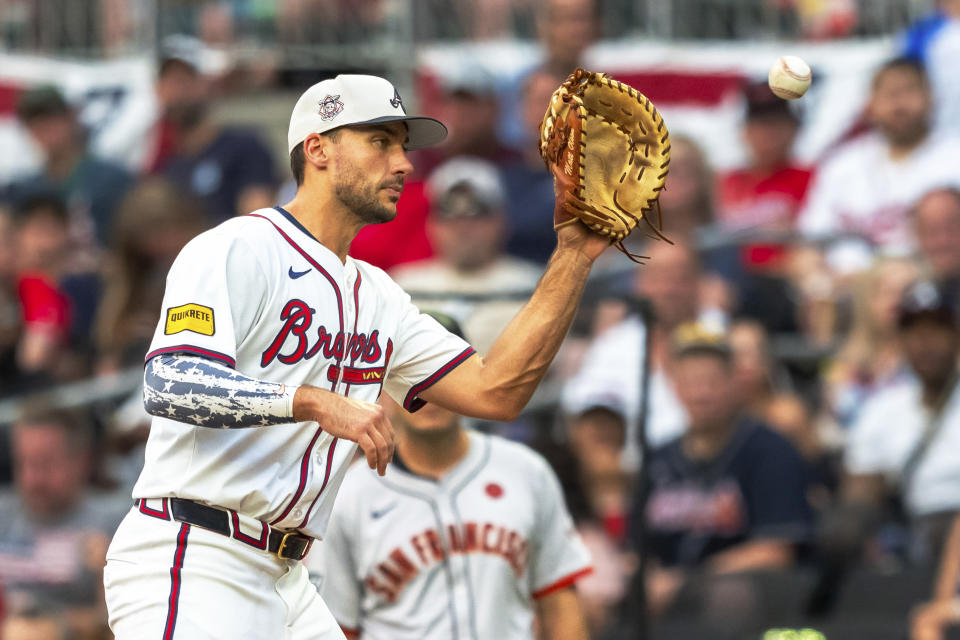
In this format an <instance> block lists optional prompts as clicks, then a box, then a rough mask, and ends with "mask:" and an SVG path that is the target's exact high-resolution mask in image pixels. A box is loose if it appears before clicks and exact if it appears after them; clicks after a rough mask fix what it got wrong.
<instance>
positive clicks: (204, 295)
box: [146, 223, 267, 367]
mask: <svg viewBox="0 0 960 640" xmlns="http://www.w3.org/2000/svg"><path fill="white" fill-rule="evenodd" d="M228 224H230V223H228ZM234 224H236V223H234ZM226 231H227V230H226V229H224V227H223V226H221V227H218V228H216V229H214V230H212V231H208V232H207V233H204V234H201V235H199V236H197V237H196V238H194V239H193V240H191V241H190V242H189V243H188V244H187V246H185V247H184V248H183V250H182V251H181V252H180V255H178V256H177V259H176V260H175V261H174V263H173V266H172V267H170V272H169V273H168V274H167V287H166V291H165V292H164V296H163V308H162V310H161V315H160V322H159V323H158V324H157V329H156V332H155V333H154V336H153V342H152V343H151V344H150V350H149V352H148V353H147V357H146V359H147V360H150V359H151V358H153V357H154V356H157V355H161V354H168V353H190V354H193V355H198V356H202V357H205V358H211V359H214V360H218V361H220V362H223V363H225V364H227V365H229V366H231V367H235V366H236V359H237V345H239V344H240V343H241V342H242V341H243V339H244V338H245V337H246V335H247V333H248V332H249V331H250V329H251V327H253V325H254V322H255V320H256V316H257V314H258V313H259V312H260V310H261V308H262V306H263V303H264V300H265V297H266V294H267V282H266V276H265V274H264V272H263V270H262V269H261V268H260V266H259V263H258V262H257V259H256V253H255V251H254V249H253V247H251V246H250V244H249V243H247V242H246V241H245V240H244V239H243V238H242V237H240V236H237V235H236V234H228V233H226Z"/></svg>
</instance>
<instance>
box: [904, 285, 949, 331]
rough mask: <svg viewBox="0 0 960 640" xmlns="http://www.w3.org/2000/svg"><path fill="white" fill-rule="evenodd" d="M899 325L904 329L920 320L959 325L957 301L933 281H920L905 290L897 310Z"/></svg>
mask: <svg viewBox="0 0 960 640" xmlns="http://www.w3.org/2000/svg"><path fill="white" fill-rule="evenodd" d="M897 311H898V314H897V324H898V325H899V327H900V328H901V329H902V328H904V327H908V326H910V325H911V324H913V322H914V321H916V320H918V319H920V318H929V319H932V320H937V321H939V322H942V323H943V324H946V325H949V326H953V327H956V326H957V325H958V320H960V318H958V315H960V314H958V310H957V301H956V300H955V299H954V298H953V296H951V295H950V294H949V293H948V292H947V291H946V290H945V289H944V288H943V287H940V286H939V285H937V283H935V282H933V281H931V280H919V281H917V282H914V283H913V284H911V285H910V286H909V287H907V288H906V290H904V292H903V295H902V296H901V298H900V304H899V307H898V309H897Z"/></svg>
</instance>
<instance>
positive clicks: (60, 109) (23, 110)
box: [17, 85, 71, 122]
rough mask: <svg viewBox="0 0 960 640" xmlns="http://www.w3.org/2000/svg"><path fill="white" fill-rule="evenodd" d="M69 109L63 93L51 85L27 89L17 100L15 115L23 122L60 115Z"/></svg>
mask: <svg viewBox="0 0 960 640" xmlns="http://www.w3.org/2000/svg"><path fill="white" fill-rule="evenodd" d="M70 110H71V109H70V104H69V103H68V102H67V99H66V98H64V97H63V93H61V92H60V90H59V89H57V88H56V87H54V86H52V85H45V86H40V87H34V88H32V89H28V90H27V91H25V92H24V93H23V94H21V95H20V99H19V100H17V117H18V118H19V119H20V120H21V121H23V122H28V121H30V120H33V119H34V118H41V117H44V116H62V115H65V114H67V113H70Z"/></svg>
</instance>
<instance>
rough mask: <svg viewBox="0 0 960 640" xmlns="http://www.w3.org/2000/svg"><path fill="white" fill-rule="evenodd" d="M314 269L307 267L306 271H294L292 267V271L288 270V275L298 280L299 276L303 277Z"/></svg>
mask: <svg viewBox="0 0 960 640" xmlns="http://www.w3.org/2000/svg"><path fill="white" fill-rule="evenodd" d="M311 271H313V269H307V270H306V271H294V270H293V267H290V271H287V275H288V276H290V279H291V280H296V279H297V278H302V277H303V276H305V275H307V274H308V273H310V272H311Z"/></svg>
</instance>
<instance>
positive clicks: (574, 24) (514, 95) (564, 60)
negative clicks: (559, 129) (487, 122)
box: [500, 0, 602, 149]
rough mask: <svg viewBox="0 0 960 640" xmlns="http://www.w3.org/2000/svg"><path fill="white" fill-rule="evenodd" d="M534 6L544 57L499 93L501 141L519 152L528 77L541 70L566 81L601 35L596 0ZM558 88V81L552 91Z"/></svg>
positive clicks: (552, 0) (524, 134) (525, 133)
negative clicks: (501, 110) (524, 96)
mask: <svg viewBox="0 0 960 640" xmlns="http://www.w3.org/2000/svg"><path fill="white" fill-rule="evenodd" d="M535 6H536V9H537V14H536V29H537V39H538V41H539V44H540V48H541V50H542V52H543V57H542V59H540V60H539V61H538V63H537V64H534V65H531V66H528V67H525V68H524V69H523V70H522V71H521V72H520V73H519V74H518V75H517V76H516V77H515V78H513V80H512V82H509V83H508V84H507V86H506V87H504V89H503V92H502V94H501V102H502V105H503V117H502V118H501V119H500V130H501V134H502V138H503V141H504V142H505V143H506V144H509V145H510V146H512V147H516V148H518V149H522V148H523V145H524V144H527V140H528V139H529V130H528V129H526V128H525V126H526V120H525V118H524V116H523V112H524V109H525V107H524V98H523V95H524V92H525V89H526V87H527V84H528V83H527V76H528V75H529V74H530V73H533V72H534V71H543V72H546V73H547V74H549V75H550V76H553V77H559V78H560V79H561V80H563V79H566V77H567V76H568V75H570V74H571V73H573V72H574V71H575V70H576V69H577V67H580V66H583V54H584V52H585V51H586V50H587V49H588V48H589V47H590V45H592V44H593V43H594V42H595V41H596V39H597V38H598V37H599V35H600V13H601V10H602V7H601V3H600V2H599V0H544V1H543V2H537V3H535ZM559 85H560V83H559V82H558V83H557V84H555V85H554V87H553V88H554V89H556V88H557V87H558V86H559ZM546 105H547V103H546V102H543V103H541V104H540V109H541V113H540V117H543V110H544V109H546ZM538 124H539V120H538Z"/></svg>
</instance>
